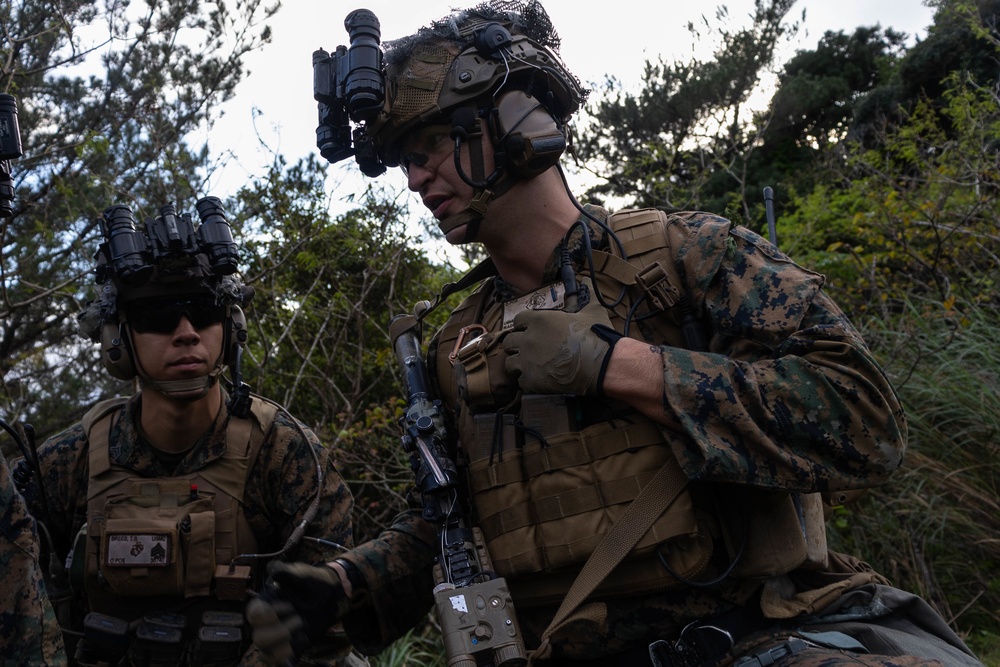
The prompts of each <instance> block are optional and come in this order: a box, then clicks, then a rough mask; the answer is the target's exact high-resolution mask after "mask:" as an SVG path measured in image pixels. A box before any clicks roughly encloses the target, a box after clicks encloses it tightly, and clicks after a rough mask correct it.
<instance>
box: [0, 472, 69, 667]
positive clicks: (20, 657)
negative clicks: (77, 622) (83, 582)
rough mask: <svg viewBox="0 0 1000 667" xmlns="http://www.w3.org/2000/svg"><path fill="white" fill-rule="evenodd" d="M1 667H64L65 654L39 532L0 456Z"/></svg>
mask: <svg viewBox="0 0 1000 667" xmlns="http://www.w3.org/2000/svg"><path fill="white" fill-rule="evenodd" d="M0 507H2V508H3V514H2V515H0V571H2V572H3V586H0V664H4V665H65V664H66V651H65V649H64V648H63V642H62V635H61V634H60V632H59V624H58V623H57V622H56V616H55V613H54V612H53V611H52V605H51V603H50V602H49V597H48V593H46V590H45V583H44V582H43V580H42V569H41V567H40V565H39V562H38V532H37V530H36V528H35V520H34V519H33V518H32V517H31V515H30V514H28V509H27V507H26V506H25V504H24V499H23V498H21V495H20V494H19V493H18V492H17V489H16V488H14V483H13V481H12V480H11V477H10V470H9V469H8V468H7V461H6V460H5V459H4V458H3V457H2V456H0Z"/></svg>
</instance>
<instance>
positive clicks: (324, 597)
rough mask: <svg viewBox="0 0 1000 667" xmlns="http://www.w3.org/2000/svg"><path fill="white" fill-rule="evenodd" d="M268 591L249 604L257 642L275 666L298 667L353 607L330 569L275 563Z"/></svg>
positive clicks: (270, 573) (301, 564)
mask: <svg viewBox="0 0 1000 667" xmlns="http://www.w3.org/2000/svg"><path fill="white" fill-rule="evenodd" d="M267 571H268V575H269V577H268V581H267V583H266V584H265V586H264V589H263V590H262V591H261V592H260V594H259V595H257V596H256V597H255V598H253V599H252V600H250V602H249V603H247V608H246V617H247V621H249V623H250V625H251V626H252V627H253V641H254V644H256V645H257V648H259V649H260V651H261V653H262V654H263V655H264V656H265V657H266V658H267V659H268V660H270V661H272V664H275V665H288V664H294V662H295V659H296V658H297V657H298V656H300V655H302V652H303V651H304V650H305V649H306V647H307V646H308V645H309V643H310V642H312V641H316V640H317V639H319V638H320V637H322V636H323V635H324V634H326V632H327V630H328V629H329V628H330V626H332V625H333V624H334V623H336V622H337V621H339V620H340V619H341V618H343V617H344V616H345V615H346V614H347V611H348V609H349V608H350V600H348V599H347V595H346V594H345V593H344V588H343V586H341V584H340V577H338V576H337V573H336V572H335V571H334V570H333V569H332V568H330V567H327V566H325V565H321V566H314V565H307V564H305V563H286V562H282V561H272V562H271V564H270V565H268V568H267Z"/></svg>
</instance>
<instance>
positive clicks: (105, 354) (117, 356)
mask: <svg viewBox="0 0 1000 667" xmlns="http://www.w3.org/2000/svg"><path fill="white" fill-rule="evenodd" d="M129 348H130V346H129V341H128V335H127V332H126V329H125V327H124V326H122V325H119V324H118V323H116V322H105V323H104V324H102V325H101V361H102V362H103V363H104V367H105V368H107V369H108V372H109V373H111V376H112V377H116V378H118V379H119V380H132V379H134V378H135V375H136V371H135V363H133V361H132V351H131V350H130V349H129Z"/></svg>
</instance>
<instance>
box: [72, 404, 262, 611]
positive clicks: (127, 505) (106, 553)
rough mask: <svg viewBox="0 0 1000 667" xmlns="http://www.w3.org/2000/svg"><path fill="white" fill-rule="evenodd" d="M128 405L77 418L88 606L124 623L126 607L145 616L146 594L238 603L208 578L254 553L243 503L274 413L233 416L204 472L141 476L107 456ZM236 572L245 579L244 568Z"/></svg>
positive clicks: (255, 409) (258, 410) (256, 407)
mask: <svg viewBox="0 0 1000 667" xmlns="http://www.w3.org/2000/svg"><path fill="white" fill-rule="evenodd" d="M127 400H128V399H127V398H116V399H110V400H107V401H103V402H101V403H98V404H97V405H96V406H94V407H93V408H92V409H91V410H90V411H89V412H88V413H87V414H86V415H85V416H84V418H83V426H84V430H85V432H86V434H87V439H88V441H89V443H90V451H89V466H90V480H89V482H88V487H87V499H88V500H87V526H86V531H87V533H86V536H87V539H86V556H85V566H84V567H85V572H84V585H85V589H86V593H87V598H88V601H89V603H90V607H91V609H92V610H94V611H102V612H104V613H109V614H112V615H115V616H126V615H127V614H126V613H123V612H124V611H125V610H128V611H130V612H131V613H142V611H143V610H144V609H145V608H146V607H148V606H149V604H150V603H151V602H152V601H151V600H150V598H151V597H159V598H161V599H162V597H167V598H172V599H178V600H185V599H189V598H193V597H198V596H209V595H214V596H215V597H216V598H218V599H234V598H233V597H232V595H233V593H232V591H227V590H224V585H223V584H218V586H213V579H214V577H215V575H216V570H217V568H219V567H222V568H228V570H229V571H230V572H231V571H232V570H233V568H232V567H231V565H232V564H233V559H234V557H236V556H237V555H239V554H247V553H255V552H256V551H257V541H256V538H255V536H254V534H253V531H252V530H251V529H250V526H249V524H248V523H247V520H246V516H245V514H244V512H243V508H242V498H243V491H244V487H245V485H246V480H247V475H248V473H249V470H250V466H251V465H252V463H253V461H255V460H256V458H257V454H258V452H259V451H260V447H261V444H262V442H263V440H264V435H265V433H266V432H267V430H268V429H269V428H270V426H271V424H272V422H273V421H274V418H275V416H276V414H277V408H276V407H275V406H274V405H272V404H271V403H270V402H268V401H265V400H262V399H260V398H259V397H256V400H254V401H253V403H252V407H251V416H250V417H249V418H246V419H241V418H238V417H235V416H233V417H230V418H229V423H228V426H227V430H226V453H225V454H224V455H223V456H222V457H220V458H219V459H217V460H215V461H212V462H211V463H209V464H208V465H207V466H205V467H204V468H202V469H201V470H198V471H196V472H193V473H191V474H188V475H184V476H183V477H139V476H137V475H136V474H135V473H134V472H132V471H130V470H128V469H126V468H123V467H120V466H116V465H114V464H112V463H111V459H110V451H109V449H110V441H109V440H110V432H111V427H112V425H113V423H114V420H115V419H117V418H119V416H120V415H121V410H122V406H123V405H124V404H125V402H126V401H127ZM240 571H243V572H246V574H247V577H246V578H247V580H249V573H250V568H249V567H247V566H242V567H241V568H240ZM217 583H218V582H217ZM226 585H229V584H226ZM216 588H218V589H219V590H216Z"/></svg>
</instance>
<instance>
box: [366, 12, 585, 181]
mask: <svg viewBox="0 0 1000 667" xmlns="http://www.w3.org/2000/svg"><path fill="white" fill-rule="evenodd" d="M490 23H499V24H500V25H502V26H503V27H505V28H506V29H507V30H508V31H509V32H510V33H511V36H512V37H513V40H514V43H513V44H512V46H511V48H510V50H509V52H508V53H507V54H505V55H504V56H502V57H496V58H494V57H492V56H490V57H487V56H484V55H483V54H481V53H479V52H477V51H476V49H475V47H474V46H473V45H472V42H473V38H474V36H475V33H476V32H477V31H478V30H480V29H482V28H483V27H485V26H486V25H488V24H490ZM559 45H560V39H559V35H558V34H557V33H556V30H555V27H554V26H553V25H552V22H551V20H550V19H549V16H548V14H547V13H546V12H545V9H544V8H543V7H542V5H541V4H540V3H539V2H537V0H531V1H530V2H520V1H514V0H493V1H492V2H484V3H481V4H479V5H476V6H475V7H472V8H469V9H465V10H456V11H455V12H453V13H452V14H450V15H448V16H446V17H444V18H441V19H438V20H437V21H434V22H433V23H431V24H430V25H428V26H425V27H423V28H421V29H420V30H418V31H417V32H416V33H414V34H413V35H410V36H408V37H403V38H400V39H397V40H393V41H389V42H386V43H385V65H386V75H387V76H386V78H387V82H388V91H387V100H386V107H387V110H388V118H384V119H383V120H382V121H381V122H380V123H378V124H377V125H376V127H374V128H373V130H372V137H373V138H374V140H375V142H376V144H377V145H378V147H379V152H380V153H381V154H382V155H383V157H384V159H385V160H386V162H387V164H389V165H391V166H394V165H396V164H398V155H397V152H398V142H399V141H400V140H401V139H402V137H403V136H404V135H405V134H407V133H408V132H409V131H410V130H412V129H414V128H416V127H418V126H420V125H424V124H427V123H430V122H441V121H443V120H444V119H445V118H447V116H448V115H449V114H450V113H451V112H452V111H453V110H454V109H455V108H456V107H458V106H460V105H462V104H468V103H471V102H472V101H474V100H476V99H478V98H482V97H484V96H486V95H493V94H495V93H497V92H498V91H499V90H500V89H501V88H504V89H517V88H520V89H526V90H527V89H530V90H529V91H528V92H538V93H542V92H545V93H551V94H552V99H553V103H554V106H555V108H554V109H551V111H552V112H553V114H554V115H556V116H557V117H558V118H559V120H561V121H562V122H565V121H568V120H569V117H570V116H571V115H572V114H573V113H574V112H575V111H576V110H577V109H578V108H579V107H580V105H581V104H582V103H583V101H584V100H585V99H586V95H587V91H585V90H584V89H583V88H582V87H581V86H580V83H579V81H578V80H577V78H576V77H575V76H573V74H571V73H570V72H569V70H568V69H567V68H566V66H565V65H564V64H563V63H562V61H561V60H560V58H559V55H558V54H559Z"/></svg>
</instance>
